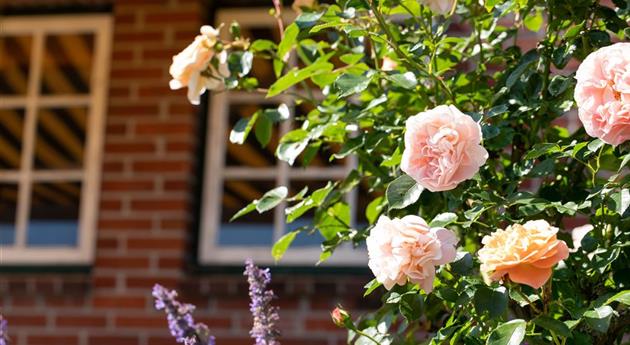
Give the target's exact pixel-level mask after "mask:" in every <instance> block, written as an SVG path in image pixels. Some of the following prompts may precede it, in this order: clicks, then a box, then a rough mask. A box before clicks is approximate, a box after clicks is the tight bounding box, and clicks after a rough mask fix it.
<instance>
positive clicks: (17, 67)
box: [0, 36, 33, 95]
mask: <svg viewBox="0 0 630 345" xmlns="http://www.w3.org/2000/svg"><path fill="white" fill-rule="evenodd" d="M32 41H33V38H32V37H30V36H0V52H1V54H2V58H0V95H25V94H26V92H27V90H28V73H29V67H30V66H29V65H30V62H31V44H32Z"/></svg>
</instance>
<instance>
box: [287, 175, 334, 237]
mask: <svg viewBox="0 0 630 345" xmlns="http://www.w3.org/2000/svg"><path fill="white" fill-rule="evenodd" d="M327 183H328V181H324V180H293V181H291V183H290V188H289V195H290V196H293V195H295V194H297V193H299V192H300V191H301V190H302V189H303V188H304V187H308V192H307V195H310V194H311V193H313V192H314V191H316V190H317V189H320V188H323V187H325V186H326V184H327ZM314 217H315V210H314V209H311V210H309V211H308V212H306V213H305V214H303V215H302V216H301V217H300V218H298V219H296V220H294V221H293V222H291V223H289V224H287V225H286V227H285V232H291V231H293V230H296V229H298V228H300V227H302V226H307V227H309V228H311V227H312V224H313V218H314ZM323 241H324V237H323V236H322V235H321V234H320V233H319V231H313V232H308V231H302V232H300V233H299V234H298V235H297V236H296V237H295V240H293V243H291V246H292V247H294V246H295V247H308V246H320V245H321V244H322V242H323Z"/></svg>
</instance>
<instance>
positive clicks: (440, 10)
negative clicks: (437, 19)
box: [420, 0, 455, 14]
mask: <svg viewBox="0 0 630 345" xmlns="http://www.w3.org/2000/svg"><path fill="white" fill-rule="evenodd" d="M420 3H421V4H423V5H425V6H428V7H429V8H430V9H431V11H433V12H434V13H436V14H448V13H450V12H451V10H452V9H453V6H454V5H455V0H420Z"/></svg>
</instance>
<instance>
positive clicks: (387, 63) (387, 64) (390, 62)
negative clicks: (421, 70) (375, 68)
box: [381, 56, 398, 71]
mask: <svg viewBox="0 0 630 345" xmlns="http://www.w3.org/2000/svg"><path fill="white" fill-rule="evenodd" d="M396 67H398V63H397V62H396V60H394V59H392V58H390V57H387V56H384V57H383V64H382V66H381V70H383V71H393V70H395V69H396Z"/></svg>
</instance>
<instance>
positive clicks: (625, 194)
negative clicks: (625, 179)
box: [611, 189, 630, 216]
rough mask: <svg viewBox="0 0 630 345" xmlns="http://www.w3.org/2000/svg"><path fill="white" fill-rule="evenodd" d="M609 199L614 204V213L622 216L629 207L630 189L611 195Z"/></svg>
mask: <svg viewBox="0 0 630 345" xmlns="http://www.w3.org/2000/svg"><path fill="white" fill-rule="evenodd" d="M611 198H612V199H613V201H614V202H615V211H616V212H617V213H618V214H619V215H620V216H623V215H624V213H626V210H627V209H628V207H630V189H622V190H620V191H619V192H617V193H614V194H612V195H611Z"/></svg>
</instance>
